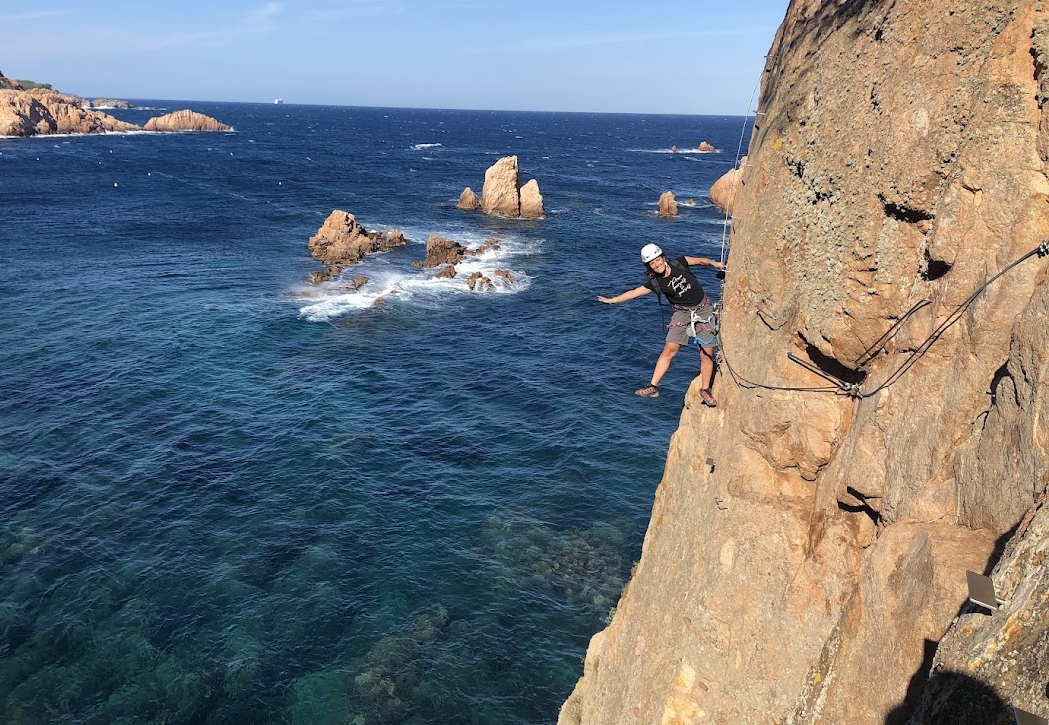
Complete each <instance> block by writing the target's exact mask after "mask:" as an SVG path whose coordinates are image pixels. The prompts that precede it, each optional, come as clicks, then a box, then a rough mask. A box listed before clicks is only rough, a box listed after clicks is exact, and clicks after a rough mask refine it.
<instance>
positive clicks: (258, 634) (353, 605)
mask: <svg viewBox="0 0 1049 725" xmlns="http://www.w3.org/2000/svg"><path fill="white" fill-rule="evenodd" d="M148 105H150V106H154V107H161V108H171V109H174V108H180V107H183V106H184V105H185V104H179V105H175V104H172V103H169V102H163V103H162V102H150V103H148ZM192 106H193V108H194V109H195V110H199V111H202V112H205V113H208V114H210V115H213V116H215V117H217V118H219V119H220V120H223V121H225V122H226V123H229V124H231V125H232V126H233V127H234V129H235V131H234V132H232V133H228V134H174V135H155V134H137V135H131V136H105V137H66V138H36V139H24V140H23V139H0V199H2V202H0V203H2V204H3V208H4V212H5V213H4V223H3V225H0V294H2V296H3V299H4V301H5V303H6V304H5V307H6V309H7V315H5V318H4V320H3V322H2V326H0V329H2V330H3V336H2V342H3V345H2V347H0V388H2V398H0V401H2V402H0V514H2V516H0V567H2V569H0V708H2V712H0V721H2V722H4V723H161V722H163V723H296V724H298V723H355V724H357V725H372V724H378V723H550V722H553V721H554V720H555V719H556V716H557V708H558V707H559V705H560V703H561V702H562V701H563V700H564V699H565V697H567V695H568V694H569V693H570V691H571V688H572V687H573V686H574V684H575V680H576V679H577V678H578V677H579V676H580V674H581V672H582V665H581V660H582V656H583V654H584V651H585V647H586V644H587V641H588V639H589V637H590V635H591V634H593V632H595V631H597V630H598V629H600V628H601V627H602V626H603V620H604V619H605V618H606V617H607V616H608V613H609V610H610V609H611V608H612V607H613V606H614V604H615V602H616V600H617V598H618V595H619V592H620V590H621V587H622V585H623V583H624V582H625V580H626V577H627V576H628V574H629V571H630V568H631V566H632V564H633V563H634V562H635V561H636V559H637V558H638V557H639V556H640V545H641V539H642V536H643V534H644V530H645V526H646V525H647V519H648V514H649V511H650V507H651V502H652V494H653V491H654V488H655V486H656V484H657V483H658V481H659V478H660V476H661V473H662V466H663V462H664V457H665V452H666V447H667V443H668V439H669V436H670V434H671V432H672V431H673V430H674V428H675V427H676V424H677V418H678V413H679V411H680V406H681V399H682V396H683V394H684V392H685V389H686V387H687V385H688V383H689V381H690V380H691V378H692V376H693V375H695V374H696V371H697V360H696V359H695V358H694V357H693V356H692V354H691V352H684V353H682V355H680V356H679V358H678V360H677V361H676V362H675V365H674V367H673V368H672V369H671V372H670V374H669V375H668V376H667V378H666V379H665V381H664V383H663V385H662V386H661V388H662V390H663V391H664V394H663V396H661V397H660V398H659V399H657V400H641V399H639V398H637V397H636V396H634V395H633V390H634V389H635V388H637V387H640V386H641V385H642V384H644V383H645V382H647V380H648V375H649V374H650V371H651V366H652V364H653V363H654V360H655V356H656V354H657V353H658V350H659V346H660V344H661V340H662V335H663V331H662V330H661V320H660V313H659V308H658V307H657V305H656V303H655V301H654V299H653V298H651V297H649V298H647V299H643V300H638V301H636V302H634V303H631V304H629V305H622V306H616V307H614V308H609V307H606V306H604V305H600V304H599V303H597V302H596V300H595V297H596V295H598V294H615V293H618V292H621V291H623V290H625V289H628V288H630V287H633V286H636V285H637V284H639V283H640V282H641V279H642V278H641V274H640V273H641V267H640V264H639V263H638V262H637V261H636V257H637V250H638V249H639V248H640V246H641V245H642V244H643V243H645V242H648V241H656V242H657V243H659V244H661V245H662V246H663V247H664V248H665V249H667V250H668V251H670V252H673V253H689V254H701V255H707V256H714V257H717V256H718V255H719V254H720V244H721V237H722V223H721V221H722V217H721V215H720V213H718V212H717V211H716V210H715V209H713V208H712V207H710V206H709V204H708V203H707V202H706V201H705V199H706V190H707V188H709V185H710V184H711V183H712V182H713V181H714V180H715V179H716V178H717V177H718V176H720V175H721V174H722V173H723V172H724V171H726V170H727V169H728V168H730V167H731V166H732V164H733V162H734V160H735V151H736V145H737V143H738V140H739V137H740V132H741V124H742V119H741V118H714V117H687V116H647V117H646V116H616V115H585V114H513V113H488V112H464V111H419V110H403V109H401V110H395V109H360V108H333V107H308V106H279V107H273V106H264V105H247V104H200V103H198V104H192ZM116 113H117V115H119V116H120V117H122V118H125V119H128V120H132V121H135V122H142V121H143V120H145V118H147V117H149V116H151V115H156V113H157V112H151V111H145V110H131V111H124V112H116ZM701 140H707V141H709V142H711V143H713V144H714V145H715V146H717V147H719V148H721V149H723V150H724V153H720V154H705V155H701V154H693V153H679V154H671V153H669V152H668V149H669V147H670V146H671V145H677V146H678V147H679V148H688V147H694V146H695V145H697V144H698V143H699V141H701ZM509 153H516V154H517V155H518V156H519V158H520V163H521V167H522V170H523V173H524V174H525V175H526V178H531V177H535V178H537V179H538V180H539V183H540V188H541V190H542V192H543V195H544V198H545V204H546V209H547V218H546V219H545V220H542V221H531V222H525V221H516V220H500V219H491V218H486V217H483V216H481V215H479V214H474V213H466V212H462V211H459V210H457V209H455V202H456V200H457V198H458V194H459V192H460V191H461V190H462V188H463V187H464V186H468V185H469V186H471V187H473V188H474V189H475V190H476V191H478V192H479V191H480V186H481V184H482V182H483V177H484V170H485V168H486V167H487V166H488V165H490V164H491V163H492V162H493V161H494V160H495V159H496V158H498V157H499V156H502V155H506V154H509ZM666 189H673V190H674V191H675V193H676V194H677V196H678V199H679V200H685V199H688V198H690V197H693V198H694V199H695V206H690V207H682V210H681V212H682V213H681V215H680V216H679V217H678V218H676V219H673V220H661V219H658V218H657V217H656V216H655V206H656V201H657V199H658V197H659V194H660V193H661V192H662V191H664V190H666ZM335 208H340V209H344V210H346V211H350V212H352V213H354V214H355V215H356V216H357V218H358V220H359V221H361V222H362V223H363V224H365V225H366V226H368V227H369V228H380V229H388V228H392V227H398V228H400V229H402V230H404V232H405V234H406V235H407V237H408V239H409V242H410V243H409V246H408V247H407V248H404V249H400V250H395V251H392V252H389V253H386V254H383V255H377V256H376V257H374V258H371V259H369V260H367V261H366V262H365V263H363V264H362V265H360V266H359V267H358V268H354V269H353V270H351V272H350V275H351V276H352V275H354V274H360V273H363V274H366V275H368V276H369V277H371V279H372V281H371V282H369V283H368V285H366V286H365V287H364V288H362V290H361V292H360V293H358V294H354V293H352V292H350V291H349V290H348V289H347V288H346V286H345V285H340V284H339V283H334V284H331V285H326V286H322V287H320V288H314V287H311V286H310V285H308V284H306V283H305V278H306V275H307V274H308V272H309V271H311V270H313V269H318V268H319V266H318V265H316V264H315V263H314V262H312V260H310V259H309V257H308V253H307V250H306V242H307V240H308V238H309V236H310V235H311V234H313V233H314V232H315V231H316V230H317V228H318V227H319V226H320V224H321V223H322V222H323V220H324V218H325V217H326V216H327V215H328V213H329V212H331V210H332V209H335ZM434 233H436V234H442V235H443V236H446V237H449V238H453V239H457V240H459V241H463V242H467V243H469V244H470V245H476V244H478V243H480V242H481V241H483V240H485V239H487V238H488V237H490V236H496V237H498V238H499V239H500V240H501V241H502V245H501V247H500V249H499V251H497V252H496V253H493V254H491V255H488V256H486V257H482V258H471V259H468V260H467V262H466V263H465V264H464V269H467V270H470V269H479V270H482V271H485V272H487V273H490V272H491V270H493V269H494V268H496V267H501V268H504V269H509V270H510V271H511V272H512V273H513V274H514V276H515V277H516V278H517V280H518V281H517V283H516V284H515V285H514V286H513V287H500V290H499V291H498V292H496V293H489V294H477V293H471V292H469V291H468V290H467V289H466V287H465V283H464V282H463V280H462V278H461V277H460V278H459V279H458V280H452V281H449V282H434V281H432V280H430V279H429V277H430V276H431V275H432V271H430V272H426V271H420V270H417V269H413V268H412V267H411V262H412V261H413V260H416V259H421V258H422V257H423V256H424V254H425V251H424V244H425V240H426V237H427V236H428V235H429V234H434ZM700 279H701V281H703V282H704V284H706V285H708V286H709V291H710V292H711V293H712V294H715V296H716V294H717V292H718V290H717V286H716V284H715V280H714V279H713V277H712V276H709V275H707V270H703V271H702V272H701V275H700ZM377 297H382V298H383V301H384V302H385V304H380V305H379V306H373V304H374V302H375V299H376V298H377Z"/></svg>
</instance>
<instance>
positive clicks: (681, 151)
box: [627, 148, 721, 156]
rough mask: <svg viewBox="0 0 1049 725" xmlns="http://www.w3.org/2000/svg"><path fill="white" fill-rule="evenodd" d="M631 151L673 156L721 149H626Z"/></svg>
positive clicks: (718, 152) (712, 152)
mask: <svg viewBox="0 0 1049 725" xmlns="http://www.w3.org/2000/svg"><path fill="white" fill-rule="evenodd" d="M627 151H630V152H632V153H636V154H674V155H675V156H691V155H692V154H703V155H704V156H705V155H707V154H720V153H721V149H714V150H713V151H700V150H699V149H682V148H679V149H677V150H676V151H675V150H674V149H669V148H666V149H627Z"/></svg>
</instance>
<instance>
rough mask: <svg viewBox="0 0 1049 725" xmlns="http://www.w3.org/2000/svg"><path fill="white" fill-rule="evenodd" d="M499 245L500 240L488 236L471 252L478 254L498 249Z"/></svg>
mask: <svg viewBox="0 0 1049 725" xmlns="http://www.w3.org/2000/svg"><path fill="white" fill-rule="evenodd" d="M501 246H502V242H500V241H499V240H498V239H496V238H495V237H490V238H489V239H486V240H485V241H484V242H482V243H481V244H479V245H478V246H477V249H475V250H473V254H475V255H478V256H480V255H482V254H484V253H485V252H488V251H491V250H493V249H499V248H500V247H501Z"/></svg>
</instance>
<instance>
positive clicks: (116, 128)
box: [0, 73, 231, 136]
mask: <svg viewBox="0 0 1049 725" xmlns="http://www.w3.org/2000/svg"><path fill="white" fill-rule="evenodd" d="M100 108H106V109H111V108H131V104H130V103H128V102H127V101H120V100H115V99H111V98H96V99H94V100H90V99H84V98H80V97H78V96H71V95H67V94H63V93H59V92H57V91H55V90H54V89H53V88H52V87H51V85H50V84H47V83H35V82H33V81H20V80H11V79H9V78H5V77H4V75H3V73H0V136H43V135H50V134H91V133H127V132H129V131H229V130H231V129H230V127H229V126H227V125H226V124H224V123H222V122H221V121H218V120H216V119H214V118H211V117H210V116H205V115H204V114H202V113H196V112H195V111H190V110H188V109H186V110H181V111H176V112H174V113H169V114H167V115H165V116H160V117H157V118H151V119H149V121H147V122H146V124H145V126H137V125H135V124H133V123H128V122H126V121H121V120H119V119H117V118H114V117H113V116H110V115H109V114H106V113H103V112H102V111H100V110H97V109H100Z"/></svg>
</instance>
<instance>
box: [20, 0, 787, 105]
mask: <svg viewBox="0 0 1049 725" xmlns="http://www.w3.org/2000/svg"><path fill="white" fill-rule="evenodd" d="M787 4H788V0H729V1H728V2H725V1H724V0H664V1H663V2H651V1H649V2H642V1H641V0H635V1H631V2H620V1H617V0H608V1H606V2H597V1H596V0H532V1H531V2H520V1H516V0H301V1H294V0H287V1H284V2H282V1H281V0H258V1H251V0H210V1H201V0H185V1H183V2H163V3H160V2H154V1H152V0H136V1H131V0H92V2H90V3H85V2H83V1H82V0H64V1H62V0H60V1H59V2H56V3H52V2H49V0H42V2H34V3H24V2H18V1H17V0H0V72H2V73H3V74H4V75H5V76H7V77H8V78H19V79H26V80H33V81H37V82H40V83H50V84H51V85H52V86H53V87H54V88H55V89H57V90H60V91H63V92H65V93H72V94H75V95H79V96H85V97H92V98H94V97H99V96H106V97H110V98H127V99H163V100H196V101H244V102H253V101H254V102H267V103H272V102H273V100H274V99H275V98H282V99H283V100H284V102H285V103H308V104H331V105H345V106H389V107H408V108H467V109H491V110H523V111H591V112H613V113H695V114H726V115H744V114H746V113H747V111H748V110H750V109H749V105H750V100H751V98H752V96H753V92H754V88H755V85H756V83H757V81H758V79H759V76H760V74H761V70H762V67H763V65H764V57H765V54H766V53H767V52H768V50H769V48H770V46H771V45H772V39H773V36H774V35H775V32H776V29H777V27H778V26H779V23H780V21H781V20H782V19H783V15H784V14H785V12H786V9H787Z"/></svg>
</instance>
